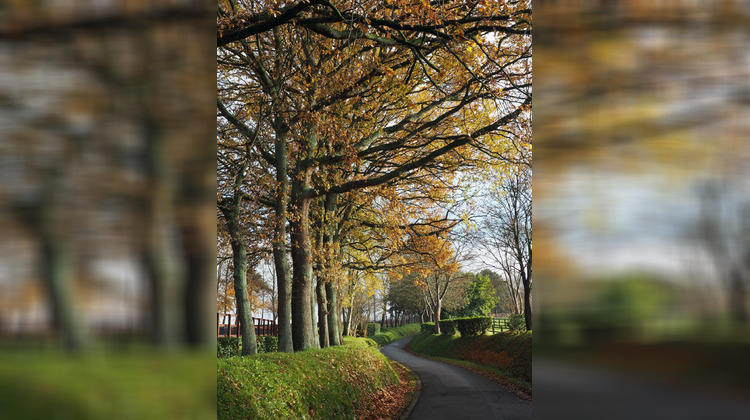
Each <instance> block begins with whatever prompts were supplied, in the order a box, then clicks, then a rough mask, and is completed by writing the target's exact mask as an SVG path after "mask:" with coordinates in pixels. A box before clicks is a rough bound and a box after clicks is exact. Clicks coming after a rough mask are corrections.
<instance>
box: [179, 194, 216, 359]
mask: <svg viewBox="0 0 750 420" xmlns="http://www.w3.org/2000/svg"><path fill="white" fill-rule="evenodd" d="M214 182H215V181H214ZM214 188H215V186H214ZM209 197H211V196H209ZM212 198H213V197H212ZM211 204H212V205H211V206H210V207H209V208H208V210H210V214H211V215H212V216H213V215H215V212H216V207H215V202H213V201H212V202H211ZM190 207H192V208H193V211H191V212H190V213H191V214H192V215H193V216H195V217H192V218H191V219H190V220H187V221H184V222H183V224H182V225H183V226H182V239H181V242H182V248H183V261H184V264H183V265H184V266H185V270H186V272H185V289H184V291H183V296H184V299H183V302H184V306H183V308H182V312H183V318H184V320H185V334H186V335H185V339H186V342H187V344H188V345H189V346H191V347H195V348H203V349H206V350H208V349H212V350H213V349H214V348H215V347H216V344H215V343H216V336H215V335H214V333H213V327H214V326H213V322H212V321H211V318H212V317H211V316H209V314H212V313H213V311H214V308H215V296H214V293H211V292H212V290H213V289H214V287H215V285H216V274H215V272H214V264H213V263H214V261H216V223H215V221H214V220H212V219H211V218H209V217H207V213H209V211H206V209H205V206H198V205H196V204H193V205H192V206H190ZM206 222H208V223H206Z"/></svg>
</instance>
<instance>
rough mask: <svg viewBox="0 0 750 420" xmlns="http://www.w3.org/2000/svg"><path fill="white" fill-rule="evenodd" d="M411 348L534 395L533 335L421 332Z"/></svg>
mask: <svg viewBox="0 0 750 420" xmlns="http://www.w3.org/2000/svg"><path fill="white" fill-rule="evenodd" d="M410 349H411V350H412V351H413V352H415V353H417V354H421V355H426V356H432V357H437V358H445V359H450V360H458V361H462V362H468V363H471V364H475V365H477V366H480V367H481V369H480V370H483V371H484V372H483V373H486V372H490V373H494V375H491V376H496V377H498V376H499V379H500V380H502V381H503V382H505V383H506V384H508V385H510V386H511V387H512V388H514V389H519V390H521V391H522V392H523V393H526V394H530V393H531V333H525V334H520V335H515V334H509V333H500V334H494V335H479V336H475V337H459V336H450V337H449V336H445V335H435V334H429V333H420V334H417V335H416V336H414V338H413V339H412V340H411V342H410Z"/></svg>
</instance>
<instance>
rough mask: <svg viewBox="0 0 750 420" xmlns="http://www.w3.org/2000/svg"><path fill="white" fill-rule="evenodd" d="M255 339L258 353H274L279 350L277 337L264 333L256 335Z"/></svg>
mask: <svg viewBox="0 0 750 420" xmlns="http://www.w3.org/2000/svg"><path fill="white" fill-rule="evenodd" d="M257 339H258V353H274V352H277V351H279V337H274V336H272V335H266V336H263V337H257Z"/></svg>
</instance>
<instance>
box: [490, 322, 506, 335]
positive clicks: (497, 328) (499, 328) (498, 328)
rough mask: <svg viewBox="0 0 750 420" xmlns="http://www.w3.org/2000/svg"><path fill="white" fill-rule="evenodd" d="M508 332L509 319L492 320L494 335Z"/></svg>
mask: <svg viewBox="0 0 750 420" xmlns="http://www.w3.org/2000/svg"><path fill="white" fill-rule="evenodd" d="M506 330H508V318H492V333H493V334H494V333H495V332H503V331H506Z"/></svg>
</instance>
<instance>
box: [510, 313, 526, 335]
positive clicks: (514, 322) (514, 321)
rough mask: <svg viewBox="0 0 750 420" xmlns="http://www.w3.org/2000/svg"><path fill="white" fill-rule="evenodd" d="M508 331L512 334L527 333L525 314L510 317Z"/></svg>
mask: <svg viewBox="0 0 750 420" xmlns="http://www.w3.org/2000/svg"><path fill="white" fill-rule="evenodd" d="M508 329H509V330H510V331H511V332H516V333H518V332H523V331H526V318H524V315H523V314H513V315H511V316H509V317H508Z"/></svg>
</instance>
